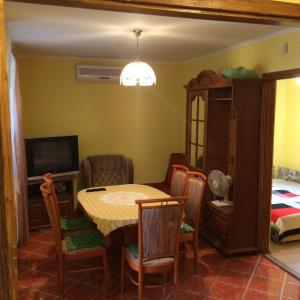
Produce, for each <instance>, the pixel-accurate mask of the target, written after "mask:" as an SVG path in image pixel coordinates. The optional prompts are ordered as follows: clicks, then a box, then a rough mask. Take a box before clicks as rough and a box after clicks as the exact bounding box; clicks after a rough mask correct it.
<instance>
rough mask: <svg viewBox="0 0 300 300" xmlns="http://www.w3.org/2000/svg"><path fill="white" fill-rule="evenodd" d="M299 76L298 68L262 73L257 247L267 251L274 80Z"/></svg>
mask: <svg viewBox="0 0 300 300" xmlns="http://www.w3.org/2000/svg"><path fill="white" fill-rule="evenodd" d="M295 77H300V68H298V69H291V70H285V71H278V72H271V73H264V74H263V80H264V84H263V97H262V118H261V119H262V124H261V151H260V157H261V160H260V187H259V199H260V202H259V208H258V249H259V250H260V251H261V252H263V253H268V252H269V244H270V211H271V197H272V167H273V143H274V121H275V102H276V81H277V80H280V79H290V78H295Z"/></svg>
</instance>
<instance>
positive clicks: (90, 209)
mask: <svg viewBox="0 0 300 300" xmlns="http://www.w3.org/2000/svg"><path fill="white" fill-rule="evenodd" d="M169 197H170V196H169V195H168V194H166V193H164V192H162V191H160V190H158V189H156V188H154V187H151V186H148V185H143V184H121V185H111V186H104V187H101V190H97V189H91V190H90V191H89V189H83V190H80V191H79V192H78V194H77V198H78V202H79V204H80V206H81V207H82V209H83V210H84V212H85V213H86V215H87V216H88V217H89V218H90V219H91V220H92V221H93V222H94V223H95V224H96V225H97V229H98V230H99V231H101V233H102V234H103V235H104V236H108V235H109V234H110V233H111V232H112V231H114V230H116V229H118V228H121V227H125V226H128V225H132V224H137V223H138V205H137V204H135V200H137V199H157V198H169Z"/></svg>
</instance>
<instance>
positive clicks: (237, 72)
mask: <svg viewBox="0 0 300 300" xmlns="http://www.w3.org/2000/svg"><path fill="white" fill-rule="evenodd" d="M221 74H222V75H223V76H224V77H226V78H229V79H256V78H257V77H258V76H257V73H256V71H254V70H248V69H246V68H244V67H238V68H225V69H223V70H222V72H221Z"/></svg>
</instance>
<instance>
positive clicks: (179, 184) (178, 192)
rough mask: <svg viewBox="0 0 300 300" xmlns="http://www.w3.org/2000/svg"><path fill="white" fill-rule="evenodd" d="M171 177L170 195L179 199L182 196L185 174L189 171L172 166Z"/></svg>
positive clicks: (180, 166) (182, 167)
mask: <svg viewBox="0 0 300 300" xmlns="http://www.w3.org/2000/svg"><path fill="white" fill-rule="evenodd" d="M172 168H173V175H172V181H171V188H170V195H171V196H172V197H179V196H183V195H184V189H185V183H186V173H187V172H188V171H189V169H188V168H187V167H186V166H183V165H173V166H172Z"/></svg>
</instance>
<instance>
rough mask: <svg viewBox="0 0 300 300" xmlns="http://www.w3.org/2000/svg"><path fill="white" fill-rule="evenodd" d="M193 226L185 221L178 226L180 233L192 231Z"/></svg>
mask: <svg viewBox="0 0 300 300" xmlns="http://www.w3.org/2000/svg"><path fill="white" fill-rule="evenodd" d="M193 231H194V228H193V227H192V226H190V225H188V224H186V223H183V224H182V225H181V227H180V232H181V233H187V232H193Z"/></svg>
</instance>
